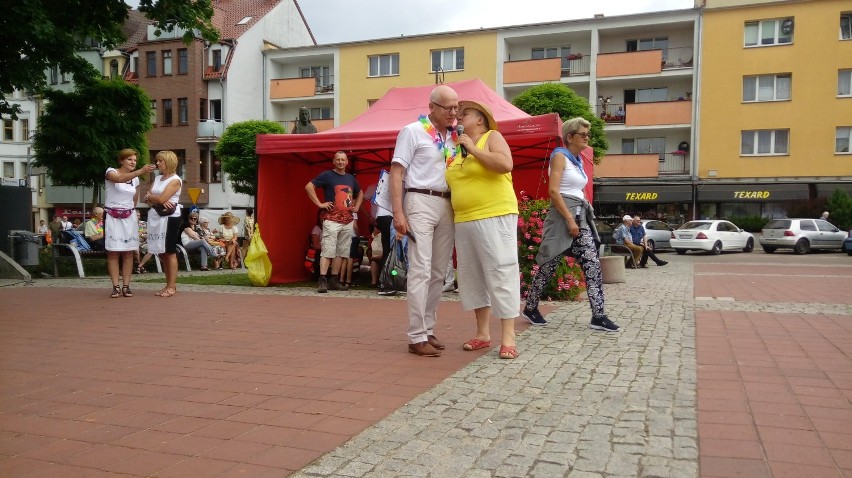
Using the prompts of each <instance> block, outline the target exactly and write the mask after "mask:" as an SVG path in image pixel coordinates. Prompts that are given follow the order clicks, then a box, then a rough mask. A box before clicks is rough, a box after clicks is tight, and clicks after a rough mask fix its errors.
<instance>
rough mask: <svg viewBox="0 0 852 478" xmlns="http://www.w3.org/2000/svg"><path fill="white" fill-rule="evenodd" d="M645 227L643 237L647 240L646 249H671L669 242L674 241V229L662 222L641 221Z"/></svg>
mask: <svg viewBox="0 0 852 478" xmlns="http://www.w3.org/2000/svg"><path fill="white" fill-rule="evenodd" d="M642 226H644V227H645V237H646V238H647V239H648V249H651V250H652V251H656V250H658V249H671V247H672V245H671V242H670V241H671V240H672V239H674V237H675V236H674V232H673V231H674V229H672V227H671V226H669V225H668V224H666V223H664V222H663V221H657V220H656V219H642Z"/></svg>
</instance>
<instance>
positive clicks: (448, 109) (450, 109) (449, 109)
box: [432, 101, 459, 113]
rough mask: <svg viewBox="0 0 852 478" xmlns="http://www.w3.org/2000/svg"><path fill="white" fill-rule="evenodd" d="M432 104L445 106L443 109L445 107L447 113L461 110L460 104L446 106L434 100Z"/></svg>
mask: <svg viewBox="0 0 852 478" xmlns="http://www.w3.org/2000/svg"><path fill="white" fill-rule="evenodd" d="M432 104H433V105H435V106H440V107H441V108H443V109H444V111H446V112H447V113H452V112H453V111H455V112H456V113H458V111H459V105H455V106H444V105H442V104H440V103H435V102H434V101H433V102H432Z"/></svg>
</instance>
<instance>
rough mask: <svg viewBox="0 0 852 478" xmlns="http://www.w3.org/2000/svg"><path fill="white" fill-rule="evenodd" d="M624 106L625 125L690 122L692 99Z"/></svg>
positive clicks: (658, 124)
mask: <svg viewBox="0 0 852 478" xmlns="http://www.w3.org/2000/svg"><path fill="white" fill-rule="evenodd" d="M626 106H627V107H626V108H625V111H626V115H625V117H624V124H625V125H626V126H660V125H676V124H690V123H691V122H692V100H675V101H654V102H647V103H628V104H627V105H626Z"/></svg>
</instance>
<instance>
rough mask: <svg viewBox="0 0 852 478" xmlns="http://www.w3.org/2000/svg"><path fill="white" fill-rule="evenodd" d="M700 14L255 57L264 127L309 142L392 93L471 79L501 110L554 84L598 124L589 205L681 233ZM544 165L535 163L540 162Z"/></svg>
mask: <svg viewBox="0 0 852 478" xmlns="http://www.w3.org/2000/svg"><path fill="white" fill-rule="evenodd" d="M697 25H698V10H697V9H689V10H678V11H670V12H657V13H648V14H639V15H626V16H618V17H602V16H597V17H595V18H592V19H584V20H575V21H567V22H553V23H542V24H533V25H520V26H512V27H501V28H493V29H480V30H470V31H461V32H449V33H439V34H429V35H418V36H411V37H396V38H388V39H378V40H371V41H361V42H352V43H340V44H333V45H318V46H314V47H304V48H288V49H269V50H266V51H264V56H265V58H266V61H265V71H264V78H265V82H266V83H267V84H268V89H267V91H266V102H265V105H264V118H266V119H270V120H274V121H279V122H282V124H284V125H285V128H286V129H287V130H288V131H290V130H292V126H293V121H294V120H295V119H296V118H297V115H298V110H299V108H300V107H302V106H304V107H307V108H309V109H310V111H311V116H312V118H313V123H314V124H315V125H316V126H317V129H318V130H319V131H323V130H326V129H330V128H333V127H335V126H338V125H341V124H344V123H346V122H347V121H349V120H351V119H353V118H354V117H356V116H357V115H359V114H361V113H363V112H364V111H365V110H366V109H367V108H368V107H369V105H370V104H372V102H373V101H375V100H377V99H379V98H381V97H382V95H383V94H384V93H385V92H386V91H387V90H388V89H389V88H391V87H405V86H423V85H429V84H435V83H437V82H453V81H460V80H466V79H472V78H478V79H480V80H482V81H483V82H484V83H485V84H487V85H489V86H490V87H492V88H493V89H494V90H495V91H496V92H497V93H498V94H501V95H502V96H503V97H504V98H506V99H507V100H512V99H514V98H515V97H517V96H518V95H519V94H521V93H522V92H523V91H525V90H526V89H528V88H530V87H532V86H535V85H538V84H541V83H546V82H559V83H563V84H565V85H567V86H568V87H570V88H572V89H573V90H574V91H575V92H577V94H579V95H580V96H583V97H585V98H587V99H588V100H589V103H590V104H591V106H592V109H593V110H594V111H595V112H596V113H597V114H598V115H600V117H601V118H603V119H604V120H605V122H606V132H607V135H608V138H609V141H610V150H609V152H608V155H607V157H606V158H604V160H603V163H602V164H601V165H600V166H599V167H597V168H596V170H595V178H594V181H595V185H596V192H595V203H596V204H597V207H598V210H599V211H600V212H601V213H602V214H604V215H612V216H616V215H618V214H622V213H623V212H625V211H629V212H639V213H642V214H644V215H646V216H649V217H662V218H665V219H666V220H669V221H671V222H682V221H684V220H685V219H688V218H689V217H691V213H692V211H693V209H694V207H693V205H694V191H693V171H694V170H695V168H694V166H693V162H694V161H695V157H694V156H693V155H692V153H691V151H690V145H691V144H692V143H693V139H694V128H693V126H692V125H693V123H694V118H695V116H696V112H695V105H694V102H693V98H692V92H693V91H695V86H696V81H697V77H696V75H695V71H697V68H696V62H697V57H696V49H695V45H696V43H697V41H698V29H697ZM545 159H546V158H542V160H543V161H544V160H545Z"/></svg>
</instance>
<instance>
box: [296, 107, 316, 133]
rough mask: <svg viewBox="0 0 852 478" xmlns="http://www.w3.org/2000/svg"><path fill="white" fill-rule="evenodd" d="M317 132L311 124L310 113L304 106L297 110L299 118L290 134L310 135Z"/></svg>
mask: <svg viewBox="0 0 852 478" xmlns="http://www.w3.org/2000/svg"><path fill="white" fill-rule="evenodd" d="M316 132H317V127H316V126H314V125H313V123H311V112H310V111H309V110H308V109H307V108H306V107H304V106H302V107H301V108H299V117H298V118H296V124H294V125H293V130H292V131H290V134H312V133H316Z"/></svg>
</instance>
